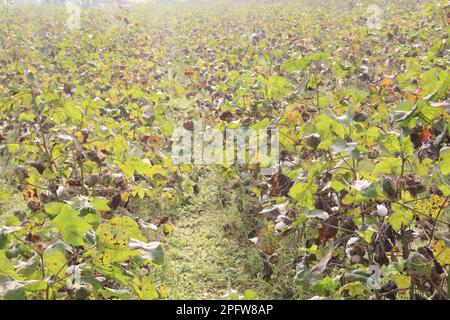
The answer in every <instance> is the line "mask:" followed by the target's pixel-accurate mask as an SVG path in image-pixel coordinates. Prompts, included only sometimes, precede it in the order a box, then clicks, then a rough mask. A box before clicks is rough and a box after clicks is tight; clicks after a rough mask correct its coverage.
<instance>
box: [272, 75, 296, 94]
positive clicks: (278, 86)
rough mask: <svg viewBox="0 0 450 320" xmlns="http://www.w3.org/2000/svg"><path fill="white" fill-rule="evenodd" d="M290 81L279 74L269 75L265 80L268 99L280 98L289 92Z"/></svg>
mask: <svg viewBox="0 0 450 320" xmlns="http://www.w3.org/2000/svg"><path fill="white" fill-rule="evenodd" d="M291 88H292V83H291V82H290V81H289V80H288V79H286V78H283V77H280V76H271V77H269V79H268V80H267V95H268V99H275V100H277V99H281V98H284V97H287V96H288V95H290V94H291Z"/></svg>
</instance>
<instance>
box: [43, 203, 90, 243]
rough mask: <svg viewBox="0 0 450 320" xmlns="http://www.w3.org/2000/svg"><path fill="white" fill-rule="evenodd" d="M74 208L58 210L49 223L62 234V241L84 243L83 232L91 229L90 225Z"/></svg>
mask: <svg viewBox="0 0 450 320" xmlns="http://www.w3.org/2000/svg"><path fill="white" fill-rule="evenodd" d="M78 215H79V212H78V211H76V210H72V209H70V210H64V211H63V212H60V213H59V214H58V215H57V216H56V218H54V219H53V220H52V221H51V224H52V225H53V226H54V227H55V228H56V229H58V231H59V232H61V234H62V238H63V240H64V242H66V243H68V244H70V245H73V246H82V245H84V241H83V237H84V234H85V233H86V232H87V231H89V229H91V225H90V224H89V223H87V222H86V221H84V220H83V219H82V218H80V217H79V216H78Z"/></svg>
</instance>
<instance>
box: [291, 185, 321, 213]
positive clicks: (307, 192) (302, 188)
mask: <svg viewBox="0 0 450 320" xmlns="http://www.w3.org/2000/svg"><path fill="white" fill-rule="evenodd" d="M316 191H317V185H315V184H314V183H297V184H295V185H293V186H292V188H291V189H290V190H289V196H291V197H292V198H293V199H295V200H297V201H298V203H299V204H300V206H301V207H304V208H307V209H308V210H313V209H314V208H315V206H314V193H315V192H316Z"/></svg>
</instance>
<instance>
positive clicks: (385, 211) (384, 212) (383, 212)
mask: <svg viewBox="0 0 450 320" xmlns="http://www.w3.org/2000/svg"><path fill="white" fill-rule="evenodd" d="M377 214H378V215H379V216H380V217H384V216H386V215H387V214H388V209H387V208H386V206H385V205H383V204H377Z"/></svg>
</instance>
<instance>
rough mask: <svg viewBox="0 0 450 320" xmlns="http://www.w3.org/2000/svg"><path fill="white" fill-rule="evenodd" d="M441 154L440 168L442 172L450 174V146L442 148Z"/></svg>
mask: <svg viewBox="0 0 450 320" xmlns="http://www.w3.org/2000/svg"><path fill="white" fill-rule="evenodd" d="M439 155H440V156H439V168H440V169H441V172H442V174H443V175H448V174H450V147H445V148H442V149H441V151H440V152H439Z"/></svg>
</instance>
